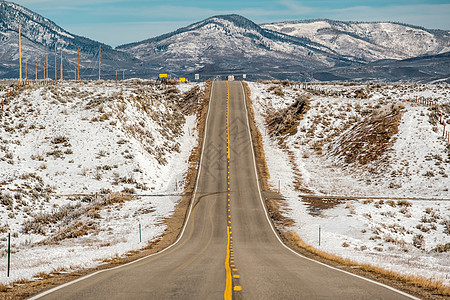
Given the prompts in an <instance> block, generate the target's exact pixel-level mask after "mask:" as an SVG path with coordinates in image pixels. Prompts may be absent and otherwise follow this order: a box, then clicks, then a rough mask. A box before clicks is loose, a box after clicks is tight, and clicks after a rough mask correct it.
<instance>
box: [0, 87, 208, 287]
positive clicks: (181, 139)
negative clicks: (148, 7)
mask: <svg viewBox="0 0 450 300" xmlns="http://www.w3.org/2000/svg"><path fill="white" fill-rule="evenodd" d="M203 89H204V85H203V84H183V85H177V86H161V85H156V84H154V83H153V82H146V83H145V84H144V85H135V84H132V83H131V82H130V83H119V84H116V83H105V84H102V85H100V86H99V85H98V84H94V83H81V84H78V83H62V84H58V85H57V86H45V87H42V86H37V87H29V86H28V87H26V88H24V89H23V90H21V92H20V93H18V94H17V95H16V96H15V98H13V99H12V101H11V102H10V103H9V104H8V105H7V106H6V108H7V109H6V110H5V112H2V115H1V120H0V121H1V122H0V170H1V172H0V174H1V177H0V234H1V238H0V249H1V250H0V257H5V254H6V236H7V233H12V249H13V256H12V257H13V258H12V273H11V274H12V276H11V277H10V278H5V277H4V276H2V277H1V280H0V283H5V282H12V281H16V280H19V279H31V278H32V277H33V276H35V275H36V274H37V273H39V272H44V273H50V272H52V271H53V270H54V269H60V270H69V269H74V268H85V267H92V266H95V265H98V264H99V263H101V261H102V260H104V259H109V258H111V257H114V256H116V255H118V256H122V255H124V254H125V253H127V252H129V251H131V250H136V249H140V248H143V247H145V246H146V245H147V242H148V241H151V240H154V239H155V238H157V237H159V236H160V235H161V234H162V233H163V232H164V230H165V228H166V225H165V224H164V222H163V220H164V218H166V217H168V216H169V215H170V214H171V213H172V211H173V209H174V207H175V205H176V204H177V203H178V201H179V199H180V196H177V195H178V194H181V193H182V190H183V187H184V183H185V176H186V172H187V169H188V166H189V161H188V159H189V156H190V153H191V151H192V149H193V148H194V147H195V146H196V144H197V136H198V134H197V131H196V125H197V117H196V114H195V110H194V108H195V107H196V106H197V105H198V103H199V102H201V99H202V90H203ZM189 91H191V92H190V93H188V92H189ZM181 102H183V103H184V104H183V108H181V106H179V105H178V103H181ZM182 109H187V110H186V114H185V113H184V111H183V112H182ZM151 195H159V196H151ZM164 195H166V196H164ZM139 224H141V226H142V242H141V243H140V242H139V233H138V226H139ZM46 249H47V250H46ZM48 249H51V255H50V256H49V255H47V254H45V253H48V252H49V251H48ZM80 253H83V255H80ZM0 272H2V273H4V272H6V260H5V259H1V260H0Z"/></svg>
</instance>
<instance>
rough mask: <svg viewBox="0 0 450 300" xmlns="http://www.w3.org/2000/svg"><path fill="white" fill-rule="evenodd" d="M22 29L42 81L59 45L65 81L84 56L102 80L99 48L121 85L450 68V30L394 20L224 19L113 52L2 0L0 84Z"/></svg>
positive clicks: (413, 74) (433, 73) (420, 75)
mask: <svg viewBox="0 0 450 300" xmlns="http://www.w3.org/2000/svg"><path fill="white" fill-rule="evenodd" d="M19 21H20V22H21V24H22V37H23V38H22V48H23V49H22V54H23V62H24V61H28V67H29V68H28V78H34V76H35V73H34V71H35V69H34V68H35V65H34V64H35V61H36V60H37V65H38V78H40V79H41V78H42V77H43V66H44V62H45V59H46V56H48V60H49V75H50V78H53V76H54V75H53V74H54V71H53V70H54V46H55V43H56V45H57V48H58V56H59V52H60V51H61V50H62V51H63V59H64V68H63V69H64V76H65V78H74V75H75V74H74V71H75V68H76V50H77V48H79V49H80V67H81V71H80V73H81V74H80V75H81V78H82V79H96V78H97V76H98V62H97V61H98V53H99V46H100V45H101V46H102V53H101V54H102V78H103V79H112V78H114V77H115V73H116V71H119V72H120V73H121V71H125V74H126V75H125V76H126V77H127V78H129V77H130V76H132V77H141V78H155V76H157V75H158V73H168V74H169V76H171V77H178V76H181V77H187V78H188V79H193V77H194V76H193V74H194V73H200V74H201V79H207V78H211V77H214V76H224V75H225V76H226V75H229V74H234V75H238V74H247V79H248V80H257V79H260V78H261V79H290V80H297V81H298V80H302V81H303V80H364V79H369V80H381V81H384V80H392V81H397V80H405V79H406V80H421V81H428V80H430V81H432V80H441V79H442V78H447V77H449V76H448V74H447V73H448V72H446V69H445V68H444V67H443V66H447V65H448V57H449V56H448V55H442V54H444V53H448V52H449V51H450V33H449V31H444V30H429V29H425V28H421V27H416V26H411V25H404V24H399V23H390V22H373V23H361V22H341V21H332V20H325V19H324V20H305V21H292V22H280V23H272V24H263V25H257V24H255V23H254V22H252V21H250V20H248V19H246V18H244V17H242V16H239V15H222V16H215V17H211V18H208V19H205V20H203V21H200V22H197V23H194V24H192V25H189V26H187V27H184V28H180V29H178V30H176V31H174V32H171V33H168V34H164V35H161V36H158V37H155V38H150V39H147V40H144V41H140V42H136V43H131V44H126V45H122V46H119V47H117V48H116V49H113V48H112V47H110V46H108V45H105V44H102V43H100V42H96V41H93V40H90V39H88V38H84V37H80V36H77V35H74V34H71V33H69V32H67V31H65V30H64V29H63V28H61V27H59V26H58V25H56V24H55V23H54V22H52V21H50V20H48V19H46V18H45V17H42V16H40V15H38V14H36V13H34V12H32V11H30V10H28V9H26V8H24V7H22V6H20V5H17V4H14V3H12V2H4V1H2V2H0V62H1V63H0V77H3V78H17V77H18V67H17V66H18V24H19ZM423 56H424V57H433V58H432V59H428V58H426V59H421V58H419V60H420V64H419V65H417V66H416V65H415V62H416V61H414V60H413V61H409V62H406V63H404V65H408V68H406V69H405V68H403V67H400V69H401V70H400V69H399V67H398V66H394V64H393V63H391V61H392V60H395V64H397V65H398V63H397V62H398V61H401V60H405V59H412V58H416V57H423ZM441 62H442V63H441ZM58 64H59V58H58ZM372 64H375V65H372ZM381 65H382V67H380V66H381ZM402 68H403V69H402ZM399 70H400V71H399ZM58 74H59V72H58ZM424 74H425V75H424ZM409 76H410V78H408V77H409ZM222 78H223V77H222ZM236 78H237V79H239V78H240V77H239V76H236Z"/></svg>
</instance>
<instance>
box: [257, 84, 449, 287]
mask: <svg viewBox="0 0 450 300" xmlns="http://www.w3.org/2000/svg"><path fill="white" fill-rule="evenodd" d="M249 87H250V89H251V94H252V96H251V98H252V100H253V105H254V108H255V117H256V123H257V125H258V127H259V130H260V132H261V133H262V135H263V144H264V150H265V156H266V161H267V164H268V169H269V173H270V180H269V183H270V184H271V185H272V186H273V187H274V188H276V189H278V186H279V185H280V186H281V194H282V195H283V196H284V197H285V199H286V208H285V211H284V213H285V215H286V216H288V217H290V218H292V219H293V220H294V222H295V223H294V225H293V226H292V227H290V228H285V229H286V230H289V231H295V232H297V233H298V235H299V236H300V237H301V238H302V239H303V240H304V241H305V242H307V243H308V244H311V245H313V246H314V247H316V248H319V249H321V250H324V251H326V252H330V253H334V254H337V255H339V256H342V257H344V258H350V259H352V260H354V261H357V262H360V263H369V264H374V265H377V266H381V267H383V268H385V269H389V270H394V271H396V272H400V273H403V274H416V275H421V276H425V277H428V278H432V279H436V280H439V281H443V282H444V283H445V284H447V285H448V284H450V281H449V278H448V274H449V272H450V264H449V260H448V251H449V246H450V245H449V243H448V241H449V236H450V231H449V228H450V192H449V187H450V179H449V175H450V145H449V143H448V140H447V138H446V139H444V138H443V129H444V128H443V127H444V126H443V125H442V124H440V123H439V120H438V119H439V118H437V117H436V108H435V107H433V106H428V105H423V104H417V103H415V102H411V100H413V99H414V100H415V99H416V97H425V98H426V99H428V100H434V101H436V102H437V103H439V104H440V112H441V113H443V118H442V119H443V121H444V122H446V123H447V128H448V124H450V102H449V100H448V97H449V95H450V89H449V87H448V85H446V84H443V85H417V84H415V85H391V84H380V85H375V84H359V85H356V84H335V85H332V84H317V85H313V84H310V85H308V89H309V91H305V90H304V88H303V86H302V85H290V84H288V83H287V84H285V85H281V84H279V83H266V84H264V83H249ZM407 99H408V100H409V102H406V101H405V100H407ZM297 100H299V101H300V102H301V101H306V102H305V103H307V105H306V106H304V107H303V108H302V109H301V110H298V109H294V110H289V107H292V106H291V105H293V104H294V103H298V102H296V101H297ZM295 107H300V106H299V105H298V104H296V105H295ZM292 111H294V112H299V111H301V112H302V113H301V114H297V115H295V114H292ZM277 112H281V113H282V115H283V116H284V118H292V120H293V122H291V121H290V120H287V121H286V123H285V124H286V126H287V127H285V128H283V127H282V126H281V127H274V126H273V124H271V123H270V122H269V124H268V123H267V121H268V120H269V121H270V120H272V119H273V116H277ZM296 117H300V119H297V121H295V118H296ZM291 124H293V126H292V127H289V126H290V125H291ZM286 128H287V129H288V130H286ZM283 130H284V131H283ZM280 132H281V133H282V134H280ZM283 132H288V133H287V134H283ZM367 158H369V159H367ZM311 194H314V195H316V196H315V197H314V196H311ZM418 199H427V200H418ZM319 226H320V228H321V243H320V246H319V245H318V231H319Z"/></svg>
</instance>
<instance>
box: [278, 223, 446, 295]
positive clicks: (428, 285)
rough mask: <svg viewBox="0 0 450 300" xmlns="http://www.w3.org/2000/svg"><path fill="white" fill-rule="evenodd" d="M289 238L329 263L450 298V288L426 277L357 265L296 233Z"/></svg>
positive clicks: (291, 233) (290, 234)
mask: <svg viewBox="0 0 450 300" xmlns="http://www.w3.org/2000/svg"><path fill="white" fill-rule="evenodd" d="M287 235H288V238H289V239H290V240H291V241H294V242H295V244H296V245H297V246H298V247H300V248H302V249H305V250H306V251H308V252H311V253H313V254H315V255H317V256H319V257H322V258H325V259H327V260H329V261H333V262H337V263H339V264H341V265H345V266H350V267H356V266H357V267H359V268H360V269H361V270H363V271H366V272H369V273H376V274H378V275H381V276H383V277H384V278H387V279H390V280H394V281H399V282H402V283H405V284H407V285H411V286H414V287H419V288H422V289H426V290H428V291H429V292H431V293H432V294H433V295H440V296H450V287H449V286H445V285H444V284H443V283H442V282H440V281H436V280H432V279H428V278H425V277H421V276H417V275H402V274H398V273H396V272H394V271H390V270H386V269H383V268H380V267H376V266H372V265H370V264H359V263H356V262H354V261H352V260H350V259H348V258H342V257H339V256H337V255H334V254H330V253H327V252H324V251H322V250H318V249H316V248H314V247H313V246H311V245H308V244H306V243H305V242H304V241H303V240H302V239H301V238H300V237H299V236H298V235H297V233H295V232H289V233H288V234H287Z"/></svg>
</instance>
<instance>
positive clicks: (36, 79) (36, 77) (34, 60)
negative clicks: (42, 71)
mask: <svg viewBox="0 0 450 300" xmlns="http://www.w3.org/2000/svg"><path fill="white" fill-rule="evenodd" d="M34 61H35V62H36V79H35V80H36V81H37V56H36V59H35V60H34Z"/></svg>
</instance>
